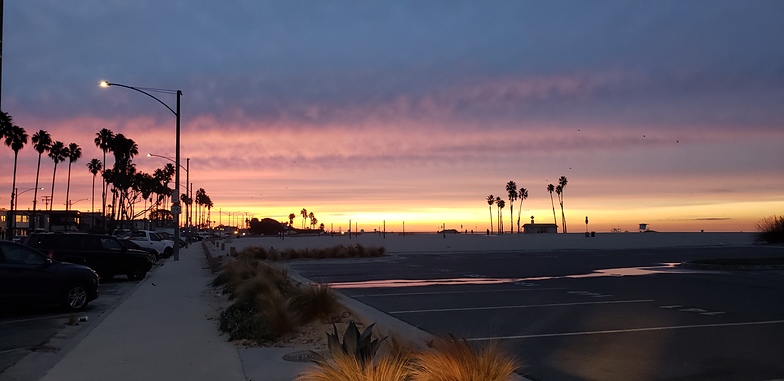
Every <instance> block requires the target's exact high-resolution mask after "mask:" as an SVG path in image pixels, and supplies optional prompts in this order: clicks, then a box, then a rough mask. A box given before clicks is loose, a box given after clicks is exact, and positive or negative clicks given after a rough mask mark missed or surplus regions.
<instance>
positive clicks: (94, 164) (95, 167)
mask: <svg viewBox="0 0 784 381" xmlns="http://www.w3.org/2000/svg"><path fill="white" fill-rule="evenodd" d="M87 170H88V171H90V173H92V174H93V193H92V197H91V198H90V199H91V200H92V205H91V208H90V212H92V213H95V176H97V175H98V172H101V171H102V170H103V164H101V161H100V160H98V159H92V160H90V161H89V162H88V163H87Z"/></svg>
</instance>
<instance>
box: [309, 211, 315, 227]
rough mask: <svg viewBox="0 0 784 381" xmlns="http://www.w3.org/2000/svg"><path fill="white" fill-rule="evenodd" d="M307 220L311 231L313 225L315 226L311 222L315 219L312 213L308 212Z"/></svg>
mask: <svg viewBox="0 0 784 381" xmlns="http://www.w3.org/2000/svg"><path fill="white" fill-rule="evenodd" d="M308 219H309V220H310V227H311V229H312V228H313V226H314V225H316V224H315V223H314V222H313V220H315V219H316V216H315V215H314V214H313V212H310V213H308Z"/></svg>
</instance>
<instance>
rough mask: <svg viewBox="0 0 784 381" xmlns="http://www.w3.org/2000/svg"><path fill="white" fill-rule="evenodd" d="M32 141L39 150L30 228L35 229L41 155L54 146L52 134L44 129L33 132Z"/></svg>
mask: <svg viewBox="0 0 784 381" xmlns="http://www.w3.org/2000/svg"><path fill="white" fill-rule="evenodd" d="M32 142H33V148H34V149H35V150H36V151H37V152H38V166H37V167H36V170H35V190H34V191H33V218H31V221H30V228H31V230H33V231H35V224H36V220H35V219H36V218H35V210H36V205H37V202H38V177H39V175H40V174H41V156H43V154H44V152H48V151H49V148H50V147H51V146H52V136H51V135H49V133H48V132H46V131H44V130H39V131H38V132H36V133H34V134H33V138H32Z"/></svg>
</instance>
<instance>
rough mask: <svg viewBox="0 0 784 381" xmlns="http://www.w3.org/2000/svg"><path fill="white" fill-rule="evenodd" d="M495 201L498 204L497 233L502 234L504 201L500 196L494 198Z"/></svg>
mask: <svg viewBox="0 0 784 381" xmlns="http://www.w3.org/2000/svg"><path fill="white" fill-rule="evenodd" d="M495 203H496V204H497V205H498V234H504V219H503V217H504V206H506V201H504V200H503V199H502V198H501V197H498V198H496V199H495Z"/></svg>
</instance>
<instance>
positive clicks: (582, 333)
mask: <svg viewBox="0 0 784 381" xmlns="http://www.w3.org/2000/svg"><path fill="white" fill-rule="evenodd" d="M765 324H784V320H769V321H752V322H744V323H723V324H695V325H675V326H671V327H650V328H629V329H611V330H606V331H585V332H562V333H542V334H536V335H518V336H497V337H475V338H472V339H465V340H466V341H488V340H516V339H534V338H540V337H561V336H584V335H604V334H612V333H631V332H649V331H668V330H674V329H688V328H717V327H738V326H747V325H765Z"/></svg>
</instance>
